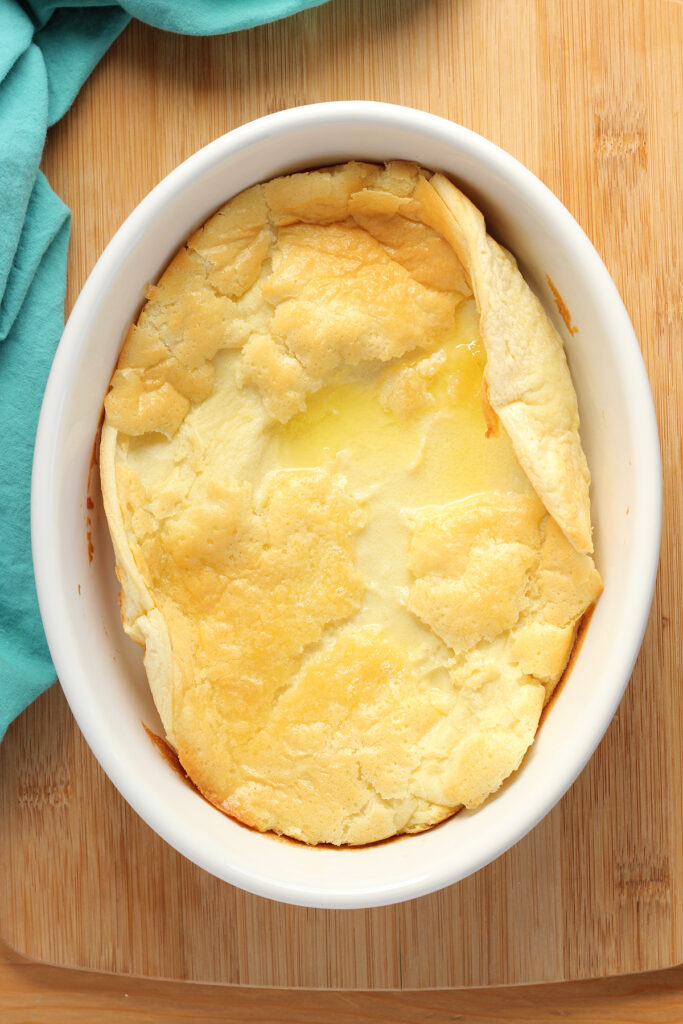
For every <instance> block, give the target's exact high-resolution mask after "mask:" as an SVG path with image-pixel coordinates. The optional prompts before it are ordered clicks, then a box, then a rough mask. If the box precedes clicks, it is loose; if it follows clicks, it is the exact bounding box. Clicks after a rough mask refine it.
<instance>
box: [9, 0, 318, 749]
mask: <svg viewBox="0 0 683 1024" xmlns="http://www.w3.org/2000/svg"><path fill="white" fill-rule="evenodd" d="M324 2H325V0H303V2H301V0H185V2H183V3H180V2H178V0H120V2H119V3H116V2H114V0H110V2H106V0H105V2H104V3H103V2H96V0H49V2H48V0H21V2H20V0H0V438H2V448H1V449H0V739H2V737H3V736H4V734H5V730H6V729H7V726H8V725H9V723H10V722H11V721H12V719H13V718H15V717H16V716H17V715H18V714H19V712H20V711H23V709H24V708H25V707H26V706H27V705H28V704H30V702H31V701H32V700H34V698H35V697H37V696H38V694H39V693H42V691H43V690H44V689H46V688H47V687H48V686H49V685H50V684H51V683H52V682H53V681H54V678H55V671H54V668H53V665H52V661H51V659H50V652H49V650H48V647H47V643H46V641H45V636H44V634H43V627H42V624H41V621H40V613H39V611H38V601H37V598H36V591H35V583H34V580H33V567H32V563H31V543H30V528H29V507H30V485H31V461H32V458H33V443H34V438H35V433H36V427H37V424H38V413H39V411H40V403H41V399H42V395H43V390H44V388H45V383H46V381H47V376H48V372H49V369H50V365H51V363H52V357H53V355H54V351H55V348H56V347H57V342H58V341H59V336H60V334H61V331H62V328H63V324H64V291H65V280H66V253H67V246H68V242H69V221H70V212H69V209H68V208H67V207H66V206H65V205H64V203H63V202H62V201H61V199H60V198H59V197H58V196H56V195H55V193H54V192H53V191H52V189H51V188H50V186H49V184H48V182H47V180H46V178H45V177H44V175H43V174H42V173H41V171H40V170H39V169H38V167H39V163H40V158H41V154H42V151H43V146H44V144H45V134H46V131H47V128H48V127H49V126H50V125H52V124H54V123H55V121H58V120H59V119H60V117H62V116H63V115H64V114H65V113H66V111H67V110H68V109H69V107H70V106H71V104H72V103H73V101H74V99H75V98H76V95H77V94H78V91H79V89H80V87H81V85H82V84H83V82H84V81H85V79H86V78H87V77H88V75H89V74H90V72H91V71H92V70H93V68H94V67H95V65H96V64H97V62H98V61H99V59H100V58H101V57H102V55H103V54H104V52H105V51H106V50H107V48H108V47H109V46H110V45H111V43H112V42H113V41H114V40H115V39H116V37H117V36H118V35H119V33H120V32H121V31H122V30H123V29H124V28H125V26H126V25H127V23H128V21H129V20H130V18H131V17H135V18H139V19H140V20H142V21H145V22H148V23H149V24H150V25H155V26H157V27H158V28H163V29H167V30H169V31H172V32H182V33H185V34H188V35H218V34H221V33H225V32H234V31H236V30H237V29H244V28H251V27H252V26H254V25H258V24H262V23H264V22H267V21H275V20H276V19H278V18H284V17H287V16H288V15H290V14H294V13H295V12H297V11H300V10H302V9H304V8H307V7H317V6H319V5H320V4H322V3H324Z"/></svg>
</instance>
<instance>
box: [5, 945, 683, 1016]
mask: <svg viewBox="0 0 683 1024" xmlns="http://www.w3.org/2000/svg"><path fill="white" fill-rule="evenodd" d="M418 1019H419V1020H420V1021H423V1022H425V1024H456V1022H457V1024H493V1022H497V1024H550V1022H551V1021H558V1020H561V1021H562V1022H563V1024H680V1022H681V1020H683V967H674V968H673V969H671V970H668V971H657V972H653V973H646V974H637V975H627V976H626V977H621V978H607V979H601V980H600V981H579V982H569V983H565V984H558V985H533V986H525V985H522V986H515V987H513V988H483V989H464V990H463V989H455V990H454V989H450V990H442V991H438V992H434V991H432V992H425V991H422V992H415V991H404V992H324V991H320V990H318V991H315V990H310V989H308V990H302V989H298V990H297V989H257V988H247V987H240V988H235V987H232V986H225V985H193V984H190V983H188V982H173V981H156V980H151V979H147V978H130V977H128V978H127V977H122V976H121V975H115V974H110V975H107V974H96V973H94V972H91V971H73V970H66V969H64V968H59V967H47V966H45V965H44V964H35V963H31V962H29V961H28V960H25V959H23V958H22V957H19V956H17V955H16V954H15V953H12V952H11V951H10V950H8V949H7V948H4V949H3V948H2V944H1V943H0V1022H2V1024H29V1022H30V1024H157V1022H158V1021H163V1022H164V1024H211V1022H213V1024H219V1022H220V1024H415V1021H416V1020H418Z"/></svg>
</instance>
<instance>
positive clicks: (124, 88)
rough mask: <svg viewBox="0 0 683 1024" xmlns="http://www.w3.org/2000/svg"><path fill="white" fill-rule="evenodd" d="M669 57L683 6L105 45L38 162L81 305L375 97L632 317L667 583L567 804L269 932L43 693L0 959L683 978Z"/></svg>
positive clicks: (674, 116) (644, 0)
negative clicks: (222, 172) (300, 138)
mask: <svg viewBox="0 0 683 1024" xmlns="http://www.w3.org/2000/svg"><path fill="white" fill-rule="evenodd" d="M682 52H683V4H681V3H680V2H678V0H362V2H361V0H333V2H332V3H329V4H327V5H325V6H323V7H320V8H317V9H315V10H312V11H308V12H305V13H303V14H301V15H298V16H296V17H294V18H292V19H289V20H287V21H285V22H280V23H276V24H274V25H270V26H264V27H262V28H260V29H256V30H252V31H250V32H246V33H239V34H236V35H234V36H229V37H219V38H215V39H186V38H182V37H179V36H172V35H166V34H163V33H161V32H158V31H155V30H152V29H149V28H146V27H144V26H141V25H138V24H133V25H131V26H130V28H129V29H127V30H126V32H125V33H124V35H123V36H122V37H121V38H120V40H119V41H118V42H117V43H116V44H115V45H114V47H113V48H112V50H111V51H110V53H109V54H108V55H107V57H106V58H105V60H104V61H103V62H102V63H101V65H100V66H99V67H98V68H97V70H96V71H95V73H94V74H93V76H92V77H91V79H90V80H89V82H88V83H87V85H86V87H85V88H84V90H83V92H82V94H81V96H80V97H79V99H78V100H77V102H76V104H75V105H74V107H73V109H72V111H71V113H70V114H69V115H68V116H67V117H66V118H65V119H64V120H63V121H62V122H61V123H60V124H59V125H58V126H57V127H56V128H55V129H53V131H52V132H51V135H50V138H49V140H48V147H47V151H46V155H45V160H44V169H45V171H46V173H47V174H48V177H49V179H50V181H51V183H52V184H53V186H54V187H55V188H56V190H57V191H58V192H59V194H60V195H61V196H63V198H64V199H65V201H66V202H67V203H68V204H69V205H70V206H71V208H72V209H73V211H74V217H73V241H72V246H71V252H70V263H69V285H68V305H69V306H70V305H71V304H72V303H73V300H74V298H75V296H76V294H77V293H78V290H79V289H80V287H81V286H82V284H83V282H84V280H85V277H86V276H87V274H88V272H89V270H90V269H91V268H92V265H93V263H94V262H95V259H96V258H97V256H98V254H99V253H100V252H101V250H102V248H103V247H104V245H105V244H106V242H107V241H108V240H109V238H110V237H111V235H112V233H113V232H114V230H115V229H116V227H118V225H119V224H120V222H121V221H122V220H123V219H124V218H125V216H126V215H127V214H128V213H129V212H130V210H131V209H132V208H133V207H134V205H135V204H136V203H137V202H138V201H139V200H140V199H141V198H142V197H143V195H145V193H146V192H147V191H148V190H149V189H150V188H151V187H152V186H153V185H154V184H155V183H156V182H157V181H158V180H159V178H161V177H162V176H163V175H164V174H166V173H167V172H168V171H169V170H170V169H171V168H172V167H173V166H175V165H176V164H177V163H178V162H179V161H181V160H182V159H183V158H185V157H186V156H188V155H189V154H190V153H191V152H193V151H194V150H195V149H197V148H198V147H200V146H201V145H203V144H205V143H206V142H208V141H210V140H211V139H213V138H215V137H216V136H217V135H219V134H221V133H222V132H224V131H227V130H229V129H230V128H232V127H234V126H236V125H238V124H241V123H243V122H244V121H246V120H249V119H251V118H253V117H256V116H259V115H261V114H264V113H268V112H270V111H273V110H277V109H280V108H283V107H286V106H292V105H295V104H299V103H307V102H314V101H318V100H325V99H345V98H369V99H382V100H388V101H392V102H398V103H406V104H410V105H413V106H416V107H421V108H423V109H425V110H430V111H432V112H434V113H437V114H441V115H443V116H446V117H449V118H451V119H453V120H455V121H459V122H460V123H462V124H464V125H466V126H468V127H470V128H473V129H475V130H476V131H478V132H480V133H481V134H483V135H485V136H487V137H488V138H490V139H492V140H493V141H494V142H496V143H498V144H499V145H501V146H503V147H504V148H505V149H507V150H508V151H510V152H511V153H512V154H513V155H514V156H516V157H517V158H518V159H520V160H521V161H522V162H523V163H525V164H526V165H527V166H528V167H530V168H531V170H532V171H534V172H535V173H536V174H537V175H538V176H539V177H540V178H541V179H542V180H543V181H545V182H546V183H547V184H548V185H549V186H550V188H551V189H553V191H554V192H555V193H556V194H557V195H558V196H559V197H560V199H561V200H562V201H563V202H564V203H565V205H566V206H567V207H568V208H569V209H570V210H571V212H572V213H573V214H574V215H575V216H576V218H577V219H578V221H579V223H580V224H581V225H582V226H583V228H584V229H585V230H586V231H587V233H588V235H589V236H590V237H591V238H592V240H593V241H594V243H595V244H596V247H597V249H598V251H599V252H600V254H601V256H602V257H603V259H604V260H605V262H606V264H607V266H608V268H609V270H610V271H611V273H612V275H613V277H614V278H615V281H616V283H617V286H618V287H619V289H620V291H621V293H622V295H623V297H624V300H625V302H626V306H627V308H628V310H629V313H630V315H631V317H632V319H633V322H634V326H635V328H636V333H637V334H638V336H639V339H640V341H641V345H642V349H643V353H644V356H645V359H646V363H647V366H648V370H649V373H650V378H651V382H652V388H653V393H654V397H655V403H656V406H657V411H658V416H659V424H660V430H661V439H662V453H663V459H664V498H665V519H664V532H663V546H662V562H661V569H660V575H659V580H658V586H657V593H656V597H655V602H654V606H653V611H652V615H651V619H650V624H649V627H648V631H647V635H646V640H645V644H644V647H643V651H642V653H641V656H640V659H639V661H638V664H637V666H636V670H635V672H634V676H633V679H632V681H631V684H630V687H629V689H628V691H627V695H626V697H625V698H624V701H623V702H622V704H621V706H620V708H619V711H618V713H617V715H616V717H615V719H614V721H613V723H612V725H611V727H610V729H609V731H608V733H607V735H606V737H605V739H604V741H603V743H602V744H601V745H600V747H599V749H598V751H597V752H596V754H595V756H594V757H593V759H592V761H591V762H590V764H589V766H588V767H587V769H586V770H585V771H584V773H583V774H582V776H581V777H580V779H579V780H578V781H577V783H576V784H575V785H574V786H573V788H572V789H571V790H570V792H569V793H568V794H567V796H566V797H565V798H564V799H563V800H562V801H561V802H560V804H559V805H558V806H557V807H556V808H555V809H554V811H553V812H552V813H551V814H550V815H549V816H548V817H547V818H546V819H545V820H544V821H543V822H542V823H541V824H540V825H539V826H538V827H537V828H536V829H535V830H534V831H533V832H532V833H531V834H530V835H529V836H527V837H526V838H525V839H524V840H523V841H522V842H520V843H519V844H518V845H517V846H516V847H515V848H514V849H513V850H511V851H509V852H508V853H507V854H506V855H505V856H503V857H502V858H500V859H499V860H498V861H497V862H495V863H494V864H492V865H490V866H489V867H488V868H486V869H485V870H483V871H481V872H479V873H478V874H477V875H475V876H474V877H472V878H470V879H467V880H465V881H464V882H461V883H460V884H459V885H456V886H453V887H451V888H450V889H448V890H445V891H444V892H442V893H438V894H434V895H433V896H429V897H425V898H423V899H421V900H417V901H413V902H412V903H409V904H404V905H401V906H398V907H390V908H385V909H378V910H373V911H357V912H356V911H354V912H341V911H340V912H333V911H315V910H303V909H297V908H291V907H285V906H279V905H276V904H273V903H270V902H268V901H265V900H261V899H258V898H256V897H252V896H248V895H246V894H244V893H241V892H239V891H237V890H235V889H232V888H231V887H229V886H227V885H225V884H223V883H220V882H218V881H216V880H215V879H213V878H211V877H209V876H208V875H206V874H205V873H203V872H202V871H200V870H199V869H197V868H195V867H193V866H192V865H191V864H189V863H188V862H187V861H185V860H183V859H182V858H181V857H180V856H179V855H177V854H175V853H174V851H173V850H171V849H170V848H169V847H167V846H166V845H165V844H164V843H163V842H162V841H161V840H160V839H158V838H157V837H156V836H155V835H154V834H153V833H152V832H151V831H150V830H149V829H148V828H147V826H145V825H144V824H143V823H142V822H141V821H140V820H139V819H138V818H137V817H136V816H135V815H134V814H133V812H132V811H131V810H130V809H129V808H128V807H127V806H126V805H125V804H124V803H123V801H122V799H121V798H120V797H119V796H118V794H117V793H116V791H115V790H114V789H113V787H112V786H111V784H110V783H109V782H108V780H107V779H106V778H105V777H104V775H103V773H102V772H101V770H100V769H99V767H98V765H97V764H96V762H95V761H94V759H93V758H92V756H91V755H90V753H89V751H88V749H87V748H86V746H85V744H84V742H83V740H82V738H81V736H80V733H79V732H78V730H77V728H76V727H75V725H74V723H73V720H72V718H71V716H70V713H69V711H68V709H67V707H66V704H65V701H64V699H63V697H62V695H61V693H60V691H59V690H58V689H56V688H55V689H53V690H52V691H51V692H49V693H48V694H46V695H45V696H44V697H42V698H41V699H40V700H39V701H37V702H36V703H35V704H34V705H33V706H32V707H31V708H30V709H28V711H27V712H25V713H24V715H22V716H21V718H20V719H19V720H18V721H17V722H16V723H15V724H14V725H13V726H12V727H11V729H10V731H9V733H8V735H7V738H6V739H5V741H4V742H3V744H2V746H1V747H0V863H2V864H3V868H4V870H3V872H2V873H1V874H0V934H1V935H2V936H3V937H4V938H5V939H6V940H7V942H8V943H9V944H10V945H11V946H13V947H14V948H15V949H16V950H18V951H19V952H21V953H24V954H26V955H28V956H30V957H34V958H37V959H42V960H46V961H50V962H53V963H58V964H67V965H78V966H81V967H87V968H91V969H96V970H107V971H117V972H121V973H128V974H141V975H148V976H152V977H155V978H163V977H165V978H175V979H191V980H196V981H215V982H225V983H231V984H239V985H247V986H276V987H284V986H294V987H308V988H345V989H383V988H384V989H387V988H395V989H415V988H442V987H454V986H490V985H502V984H508V983H532V982H533V983H536V982H544V981H557V980H567V979H578V978H589V977H598V976H604V975H611V974H619V973H624V972H635V971H643V970H651V969H654V968H660V967H667V966H669V965H672V964H675V963H679V962H680V961H681V960H683V889H682V880H683V786H682V785H681V783H682V781H683V772H682V762H683V757H682V753H681V736H682V735H683V728H682V727H683V702H681V700H680V684H681V668H680V650H681V636H682V631H681V625H682V618H683V611H682V608H683V602H682V600H681V596H682V595H681V589H682V584H681V571H680V570H681V565H680V562H681V558H680V556H681V517H680V469H679V467H680V465H681V457H682V454H683V447H682V446H683V441H682V437H683V433H682V431H681V399H682V395H681V385H682V379H683V371H682V367H681V354H680V337H681V328H682V327H683V324H682V320H683V314H682V303H681V271H680V267H681V262H680V257H681V253H680V246H681V239H680V225H681V223H682V219H683V218H682V213H683V199H682V192H683V189H682V188H681V170H680V167H681V157H682V156H683V153H682V150H681V141H680V135H679V132H680V127H679V118H680V111H681V99H682V94H683V80H682V77H681V53H682ZM598 683H599V681H596V685H597V684H598ZM677 977H678V976H677ZM679 980H680V979H679ZM634 984H636V983H635V982H634ZM425 998H426V997H425ZM430 998H432V997H431V996H430ZM397 1005H398V1004H397ZM501 1006H502V1007H503V1009H504V1010H505V1007H508V1008H509V1007H512V1006H513V1003H512V1002H510V1003H506V1002H505V1000H502V1001H501ZM505 1012H507V1010H505ZM520 1012H521V1011H520ZM511 1013H512V1010H510V1014H511ZM10 1019H11V1018H10ZM16 1019H17V1020H23V1019H24V1018H22V1017H21V1016H17V1017H16ZM30 1019H31V1020H33V1019H36V1020H38V1019H39V1018H38V1017H35V1018H34V1017H31V1018H30ZM69 1019H73V1020H78V1019H79V1018H77V1017H76V1016H74V1017H70V1018H69ZM83 1019H86V1018H85V1017H84V1018H83ZM102 1019H106V1018H102ZM111 1019H114V1018H113V1017H112V1018H111ZM131 1019H133V1020H135V1019H139V1020H144V1019H147V1018H145V1017H144V1016H139V1017H138V1018H135V1017H132V1018H131ZM149 1019H152V1018H151V1017H150V1018H149ZM169 1019H170V1018H169ZM179 1019H180V1018H179ZM198 1019H199V1018H198ZM206 1019H211V1018H210V1017H207V1018H206ZM235 1019H242V1018H235ZM243 1019H258V1018H249V1017H244V1018H243ZM271 1019H277V1018H275V1017H273V1018H271ZM282 1019H283V1020H284V1019H289V1018H284V1017H283V1018H282ZM292 1019H294V1018H292ZM299 1019H301V1020H304V1019H306V1018H305V1017H303V1016H302V1017H300V1018H299ZM311 1019H313V1018H311ZM339 1019H342V1020H343V1019H344V1018H343V1017H340V1018H339ZM349 1019H350V1018H349ZM368 1019H373V1018H372V1016H368ZM377 1019H383V1018H381V1017H377ZM387 1019H389V1018H387ZM393 1019H396V1020H400V1019H406V1020H407V1019H409V1018H408V1017H405V1018H401V1017H400V1016H396V1017H395V1018H393ZM434 1019H436V1018H434ZM444 1019H448V1018H445V1017H444ZM450 1019H457V1017H451V1018H450ZM462 1019H472V1020H477V1019H480V1018H477V1017H471V1018H465V1017H463V1018H462ZM481 1019H484V1018H481ZM486 1019H501V1020H515V1019H517V1018H515V1017H514V1016H511V1015H508V1017H505V1016H500V1017H499V1018H486ZM519 1019H522V1017H519ZM524 1019H528V1020H534V1019H541V1018H540V1017H537V1018H534V1017H531V1016H527V1017H525V1018H524ZM575 1019H577V1020H579V1019H586V1020H588V1019H591V1020H596V1021H597V1020H600V1019H602V1018H600V1017H597V1016H596V1017H585V1018H581V1017H577V1018H575ZM605 1019H617V1018H605ZM623 1019H634V1020H636V1019H645V1018H644V1017H637V1016H634V1017H633V1018H626V1017H624V1018H623ZM653 1019H657V1018H653ZM659 1019H662V1020H665V1019H669V1018H666V1017H661V1018H659ZM670 1019H674V1018H670ZM675 1019H680V1016H679V1017H677V1018H675Z"/></svg>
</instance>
